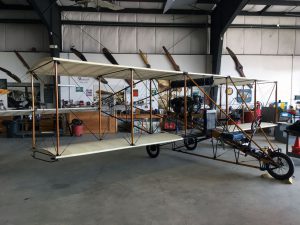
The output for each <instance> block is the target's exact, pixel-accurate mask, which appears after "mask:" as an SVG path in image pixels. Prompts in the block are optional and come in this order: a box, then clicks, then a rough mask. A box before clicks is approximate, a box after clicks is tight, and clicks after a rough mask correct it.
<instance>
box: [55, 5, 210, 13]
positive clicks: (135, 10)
mask: <svg viewBox="0 0 300 225" xmlns="http://www.w3.org/2000/svg"><path fill="white" fill-rule="evenodd" d="M60 9H61V11H80V12H109V13H140V14H162V13H163V9H140V8H126V9H123V10H119V11H112V10H110V9H105V8H101V9H99V10H98V9H96V8H92V7H87V8H82V7H79V6H62V7H60ZM166 14H192V15H209V14H210V11H207V10H185V9H170V10H169V11H168V12H167V13H166Z"/></svg>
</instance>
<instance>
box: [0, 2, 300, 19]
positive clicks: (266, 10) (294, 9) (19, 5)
mask: <svg viewBox="0 0 300 225" xmlns="http://www.w3.org/2000/svg"><path fill="white" fill-rule="evenodd" d="M54 1H56V4H57V5H58V6H59V7H60V9H61V10H63V11H87V12H89V11H99V12H114V11H111V10H108V9H103V8H101V9H95V8H91V7H82V6H79V5H78V4H75V2H74V1H71V0H54ZM219 1H220V0H194V1H191V0H189V1H185V2H188V3H189V4H182V2H183V1H182V0H175V1H174V4H172V6H171V7H170V10H169V11H168V12H167V13H170V14H171V13H174V14H200V15H210V14H211V12H212V11H213V9H214V8H215V7H216V5H217V4H218V3H219ZM113 2H114V3H115V4H118V5H120V6H122V7H124V8H125V9H124V10H121V11H116V12H118V13H153V14H162V13H163V9H164V8H165V4H166V2H167V0H118V1H113ZM176 2H177V3H176ZM0 9H11V10H31V9H32V7H31V6H30V4H29V3H28V1H27V0H0ZM240 14H241V15H253V16H261V15H263V16H300V1H296V0H249V1H248V4H247V5H246V6H245V7H244V8H243V10H242V11H241V13H240Z"/></svg>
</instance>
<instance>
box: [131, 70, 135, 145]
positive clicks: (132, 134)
mask: <svg viewBox="0 0 300 225" xmlns="http://www.w3.org/2000/svg"><path fill="white" fill-rule="evenodd" d="M130 72H131V78H130V86H131V88H130V92H131V93H130V118H131V145H134V133H133V132H134V130H133V129H134V118H133V69H130Z"/></svg>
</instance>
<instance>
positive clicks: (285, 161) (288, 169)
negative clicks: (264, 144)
mask: <svg viewBox="0 0 300 225" xmlns="http://www.w3.org/2000/svg"><path fill="white" fill-rule="evenodd" d="M270 157H271V158H272V159H273V160H274V162H275V163H276V164H278V166H275V165H272V164H267V165H266V169H267V171H268V173H269V174H270V175H271V176H272V177H274V178H275V179H277V180H287V179H289V178H290V177H291V176H293V174H294V170H295V168H294V163H293V161H292V160H291V158H290V157H288V156H287V155H285V154H283V153H281V152H272V153H271V155H270Z"/></svg>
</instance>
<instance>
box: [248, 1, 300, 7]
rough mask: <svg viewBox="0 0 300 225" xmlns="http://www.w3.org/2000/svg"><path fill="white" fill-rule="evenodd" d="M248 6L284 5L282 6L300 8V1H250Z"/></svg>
mask: <svg viewBox="0 0 300 225" xmlns="http://www.w3.org/2000/svg"><path fill="white" fill-rule="evenodd" d="M248 4H253V5H282V6H300V1H293V0H286V1H285V0H249V3H248Z"/></svg>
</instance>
